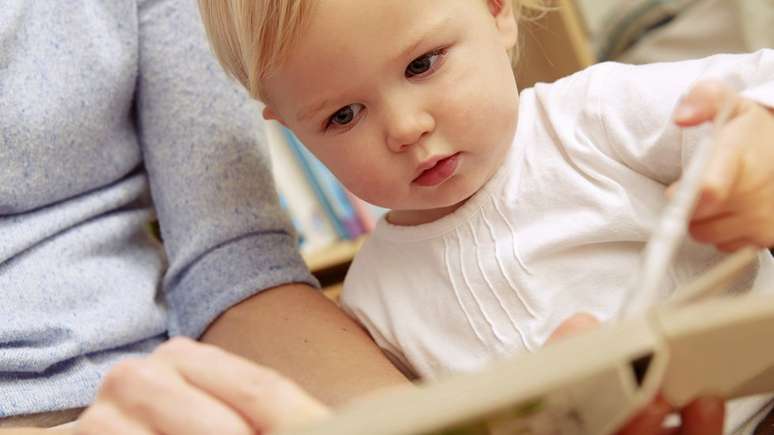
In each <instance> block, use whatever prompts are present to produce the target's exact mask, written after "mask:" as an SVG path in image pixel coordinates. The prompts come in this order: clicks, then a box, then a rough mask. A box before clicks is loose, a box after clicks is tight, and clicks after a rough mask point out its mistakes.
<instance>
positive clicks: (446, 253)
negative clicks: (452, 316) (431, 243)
mask: <svg viewBox="0 0 774 435" xmlns="http://www.w3.org/2000/svg"><path fill="white" fill-rule="evenodd" d="M443 263H444V265H445V266H446V274H447V275H448V277H449V282H450V283H451V285H452V290H454V297H455V298H456V299H457V303H458V304H459V305H460V309H462V312H463V313H464V314H465V320H467V321H468V325H469V326H470V329H471V330H473V333H474V334H475V335H476V338H478V341H480V342H481V344H482V345H484V347H486V341H485V340H484V338H483V337H482V336H481V334H480V333H479V332H478V329H476V327H475V325H474V324H473V319H472V318H471V317H470V313H468V310H467V309H466V308H465V304H464V303H463V302H462V299H461V298H460V292H459V290H458V289H457V286H456V285H455V284H454V279H453V278H452V272H451V267H450V265H449V245H448V243H447V241H446V237H444V238H443Z"/></svg>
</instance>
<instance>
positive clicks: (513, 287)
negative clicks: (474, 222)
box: [481, 214, 537, 319]
mask: <svg viewBox="0 0 774 435" xmlns="http://www.w3.org/2000/svg"><path fill="white" fill-rule="evenodd" d="M481 217H483V218H484V223H485V224H486V226H487V228H488V229H489V234H490V236H491V237H492V240H493V241H494V242H495V258H496V259H497V267H498V268H499V269H500V274H502V276H503V278H505V281H507V282H508V285H509V286H510V287H511V290H513V293H515V294H516V297H517V298H518V299H519V302H521V304H522V305H524V309H525V310H527V313H529V315H530V316H532V318H533V319H536V318H537V314H535V310H533V309H532V307H531V306H530V305H529V304H528V303H527V300H526V298H524V297H523V296H522V295H521V292H520V291H519V288H518V287H517V286H516V284H514V283H513V280H512V279H511V276H510V274H509V273H507V272H506V271H505V266H503V262H502V259H501V258H500V256H499V255H497V240H495V234H494V228H493V227H492V224H491V223H490V222H489V220H488V219H487V218H486V216H485V215H483V214H482V215H481ZM501 217H502V215H501ZM511 236H512V237H513V233H511ZM511 244H513V245H514V248H513V249H514V251H515V250H516V248H515V245H516V241H515V240H512V242H511ZM516 258H518V257H516Z"/></svg>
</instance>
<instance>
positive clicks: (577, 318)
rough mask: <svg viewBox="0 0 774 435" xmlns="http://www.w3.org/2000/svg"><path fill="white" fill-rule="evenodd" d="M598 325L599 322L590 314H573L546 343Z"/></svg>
mask: <svg viewBox="0 0 774 435" xmlns="http://www.w3.org/2000/svg"><path fill="white" fill-rule="evenodd" d="M597 325H599V320H597V318H596V317H594V316H592V315H591V314H589V313H577V314H573V315H572V316H570V317H569V318H567V319H566V320H565V321H563V322H562V323H561V324H560V325H559V327H557V328H556V329H555V330H554V332H553V333H552V334H551V336H550V337H548V340H547V341H546V343H552V342H554V341H556V340H558V339H560V338H562V337H566V336H568V335H573V334H577V333H579V332H583V331H585V330H588V329H592V328H595V327H597Z"/></svg>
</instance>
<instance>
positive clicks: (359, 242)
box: [304, 237, 365, 273]
mask: <svg viewBox="0 0 774 435" xmlns="http://www.w3.org/2000/svg"><path fill="white" fill-rule="evenodd" d="M363 242H365V237H359V238H358V239H356V240H342V241H340V242H336V243H335V244H333V245H330V246H328V247H326V248H323V249H321V250H320V251H318V252H313V253H311V254H305V255H304V261H305V262H306V266H307V267H308V268H309V270H311V271H312V273H317V272H320V271H323V270H326V269H331V268H334V267H338V266H341V265H345V264H347V263H349V262H351V261H352V259H353V258H354V257H355V254H356V253H357V251H358V250H360V247H361V246H363Z"/></svg>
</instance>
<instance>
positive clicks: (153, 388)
mask: <svg viewBox="0 0 774 435" xmlns="http://www.w3.org/2000/svg"><path fill="white" fill-rule="evenodd" d="M224 388H226V387H224ZM96 403H106V404H110V405H111V406H114V407H116V408H118V409H119V410H121V412H122V413H123V414H124V415H125V416H126V417H127V418H129V419H131V420H133V421H135V422H138V423H139V424H141V425H143V426H145V427H147V428H149V429H150V430H151V432H152V433H163V434H178V433H181V434H183V433H184V434H187V435H189V434H190V435H205V434H212V433H220V434H224V435H225V434H228V435H250V434H253V433H254V430H253V428H252V427H251V425H250V424H249V422H248V421H247V420H245V419H243V418H242V417H241V416H240V415H239V413H238V412H236V411H233V410H231V409H229V407H228V406H226V405H225V404H223V403H222V402H221V401H219V400H218V399H217V398H215V397H212V396H210V395H208V394H207V393H206V392H204V391H202V390H200V389H198V388H196V387H195V386H193V385H191V384H189V383H188V382H187V381H186V380H185V379H184V378H183V377H182V376H181V375H180V374H179V373H178V372H177V371H176V370H175V368H174V367H172V366H169V365H166V364H163V363H160V362H159V361H158V360H154V359H153V358H145V359H129V360H124V361H122V362H120V363H118V364H117V365H116V366H115V367H114V368H113V369H112V370H111V371H110V372H109V373H108V374H107V375H106V376H105V379H104V381H103V384H102V387H101V389H100V391H99V393H98V394H97V401H96Z"/></svg>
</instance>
